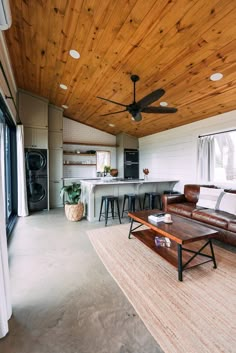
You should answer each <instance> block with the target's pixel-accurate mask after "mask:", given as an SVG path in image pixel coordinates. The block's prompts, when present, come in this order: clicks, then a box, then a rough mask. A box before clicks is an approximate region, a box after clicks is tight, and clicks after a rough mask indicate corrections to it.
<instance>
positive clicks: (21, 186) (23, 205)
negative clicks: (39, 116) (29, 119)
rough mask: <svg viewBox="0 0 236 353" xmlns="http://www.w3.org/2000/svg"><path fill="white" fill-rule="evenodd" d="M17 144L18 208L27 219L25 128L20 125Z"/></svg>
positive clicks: (18, 213) (20, 214)
mask: <svg viewBox="0 0 236 353" xmlns="http://www.w3.org/2000/svg"><path fill="white" fill-rule="evenodd" d="M16 142H17V184H18V207H17V215H18V216H20V217H25V216H28V215H29V210H28V204H27V189H26V177H25V153H24V127H23V125H18V126H17V128H16Z"/></svg>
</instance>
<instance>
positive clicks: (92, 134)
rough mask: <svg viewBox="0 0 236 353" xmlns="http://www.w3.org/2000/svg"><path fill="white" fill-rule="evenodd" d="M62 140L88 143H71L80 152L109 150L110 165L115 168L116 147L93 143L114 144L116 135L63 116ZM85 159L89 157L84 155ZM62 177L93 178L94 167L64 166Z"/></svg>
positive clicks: (94, 173)
mask: <svg viewBox="0 0 236 353" xmlns="http://www.w3.org/2000/svg"><path fill="white" fill-rule="evenodd" d="M63 141H67V142H84V143H90V142H91V145H90V146H76V145H73V148H74V149H79V150H80V152H86V151H87V150H92V149H93V150H100V151H110V152H111V167H112V168H116V148H115V147H107V146H94V145H93V143H95V144H96V143H97V144H104V145H106V144H107V145H114V146H115V145H116V137H115V136H114V135H111V134H108V133H106V132H103V131H100V130H97V129H94V128H92V127H89V126H86V125H84V124H81V123H78V122H76V121H73V120H70V119H67V118H65V117H64V118H63ZM70 148H71V146H69V145H68V146H67V148H66V149H67V150H70ZM86 159H89V158H88V157H86ZM64 177H65V178H74V177H75V178H77V177H80V178H88V177H91V178H94V177H96V167H92V166H90V167H84V166H83V167H81V166H64Z"/></svg>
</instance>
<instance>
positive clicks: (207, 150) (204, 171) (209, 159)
mask: <svg viewBox="0 0 236 353" xmlns="http://www.w3.org/2000/svg"><path fill="white" fill-rule="evenodd" d="M214 170H215V137H214V136H203V137H199V139H198V181H199V182H209V181H213V180H214Z"/></svg>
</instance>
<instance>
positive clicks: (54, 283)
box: [0, 209, 162, 353]
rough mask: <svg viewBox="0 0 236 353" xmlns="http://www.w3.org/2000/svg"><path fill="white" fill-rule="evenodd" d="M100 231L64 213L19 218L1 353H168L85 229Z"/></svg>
mask: <svg viewBox="0 0 236 353" xmlns="http://www.w3.org/2000/svg"><path fill="white" fill-rule="evenodd" d="M118 222H119V221H114V223H113V224H118ZM123 222H128V219H127V218H126V219H125V220H124V221H123ZM109 224H110V225H109V227H111V231H112V225H111V222H110V223H109ZM98 227H104V222H96V223H89V222H87V221H86V220H81V221H80V222H69V221H67V220H66V218H65V216H64V210H63V209H56V210H51V211H49V212H47V211H43V212H38V213H35V214H33V215H31V216H29V217H26V218H19V220H18V222H17V225H16V227H15V229H14V232H13V234H12V238H11V241H10V244H9V262H10V274H11V287H12V304H13V316H12V318H11V320H10V322H9V324H10V332H9V334H8V335H7V336H6V337H5V338H4V339H2V340H0V352H1V353H93V352H96V353H160V352H162V350H161V349H160V347H159V346H158V344H157V343H156V341H155V340H154V339H153V338H152V336H151V335H150V333H149V332H148V331H147V329H146V327H145V326H144V324H143V322H142V321H141V320H140V318H139V317H138V315H137V313H136V312H135V310H134V309H133V307H132V306H131V304H130V303H129V301H128V300H127V298H126V297H125V296H124V294H123V293H122V291H121V290H120V288H119V287H118V285H117V284H116V283H115V281H114V280H113V278H112V277H111V276H110V274H109V273H108V272H107V270H106V269H105V267H104V265H103V264H102V262H101V261H100V259H99V258H98V256H97V254H96V252H95V251H94V249H93V247H92V245H91V243H90V241H89V239H88V237H87V235H86V230H88V229H92V228H98Z"/></svg>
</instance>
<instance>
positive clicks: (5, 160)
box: [0, 95, 17, 236]
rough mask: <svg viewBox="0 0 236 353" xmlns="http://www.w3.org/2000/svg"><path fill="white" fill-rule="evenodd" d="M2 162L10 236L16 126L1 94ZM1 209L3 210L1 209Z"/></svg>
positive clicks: (13, 214) (14, 193) (14, 205)
mask: <svg viewBox="0 0 236 353" xmlns="http://www.w3.org/2000/svg"><path fill="white" fill-rule="evenodd" d="M0 155H1V159H0V163H1V169H2V170H3V171H4V180H1V181H0V182H1V183H3V185H4V189H5V209H6V214H5V217H6V232H7V235H8V236H9V235H10V233H11V231H12V229H13V226H14V224H15V221H16V211H17V174H16V173H17V167H16V128H15V125H14V123H13V121H12V119H11V116H10V113H9V111H8V109H7V107H6V105H5V103H4V101H3V99H2V97H1V95H0ZM0 211H1V210H0Z"/></svg>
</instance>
